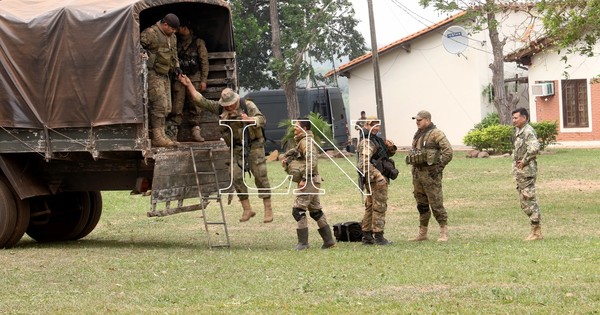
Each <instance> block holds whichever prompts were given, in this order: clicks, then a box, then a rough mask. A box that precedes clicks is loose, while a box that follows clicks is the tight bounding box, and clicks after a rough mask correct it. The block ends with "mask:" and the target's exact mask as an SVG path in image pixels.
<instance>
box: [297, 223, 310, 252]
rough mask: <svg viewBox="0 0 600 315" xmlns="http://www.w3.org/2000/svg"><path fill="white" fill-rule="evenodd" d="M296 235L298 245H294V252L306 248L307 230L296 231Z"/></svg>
mask: <svg viewBox="0 0 600 315" xmlns="http://www.w3.org/2000/svg"><path fill="white" fill-rule="evenodd" d="M296 233H297V234H298V244H297V245H296V248H294V249H295V250H303V249H307V248H308V247H309V246H308V228H303V229H296Z"/></svg>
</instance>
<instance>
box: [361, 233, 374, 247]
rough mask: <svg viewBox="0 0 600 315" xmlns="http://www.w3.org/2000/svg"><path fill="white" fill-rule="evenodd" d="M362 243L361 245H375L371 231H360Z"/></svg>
mask: <svg viewBox="0 0 600 315" xmlns="http://www.w3.org/2000/svg"><path fill="white" fill-rule="evenodd" d="M362 243H363V245H373V244H375V240H374V239H373V232H372V231H362Z"/></svg>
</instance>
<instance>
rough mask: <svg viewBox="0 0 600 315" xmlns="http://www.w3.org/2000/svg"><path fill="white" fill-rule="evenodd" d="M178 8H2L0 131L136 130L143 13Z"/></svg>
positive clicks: (89, 2)
mask: <svg viewBox="0 0 600 315" xmlns="http://www.w3.org/2000/svg"><path fill="white" fill-rule="evenodd" d="M177 2H182V1H176V0H146V1H133V0H52V1H44V0H34V1H24V0H0V127H6V128H39V129H43V128H69V127H95V126H103V125H112V124H141V123H142V122H143V121H144V106H143V104H144V87H143V70H144V67H143V58H142V49H141V45H140V40H139V37H140V12H142V11H143V10H145V9H148V8H152V7H158V6H162V5H168V4H172V3H177ZM186 2H187V3H190V2H200V3H206V4H208V5H217V6H223V7H224V10H225V11H226V12H227V14H229V13H228V10H229V7H228V5H227V3H226V2H224V1H218V0H196V1H186ZM167 10H168V9H167ZM150 11H151V10H150ZM163 11H164V10H163ZM174 13H176V12H174ZM162 16H164V12H160V11H158V10H155V11H153V14H149V15H148V16H147V17H146V18H147V19H150V18H152V19H153V20H152V21H146V22H145V24H147V25H142V26H143V27H147V26H149V25H151V24H153V23H155V22H157V21H158V20H160V18H161V17H162ZM150 22H151V23H150Z"/></svg>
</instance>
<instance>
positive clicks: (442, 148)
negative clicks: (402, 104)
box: [407, 124, 452, 227]
mask: <svg viewBox="0 0 600 315" xmlns="http://www.w3.org/2000/svg"><path fill="white" fill-rule="evenodd" d="M411 152H423V153H422V161H418V162H417V163H414V164H412V165H413V167H412V177H413V189H414V191H413V195H414V197H415V200H416V201H417V210H418V211H419V225H420V226H423V227H427V226H428V225H429V219H430V218H431V212H432V211H433V216H434V217H435V219H436V221H437V222H438V223H439V224H440V226H442V225H443V226H445V225H446V223H447V221H448V214H447V213H446V209H445V208H444V197H443V193H442V173H443V170H444V167H446V165H447V164H448V163H449V162H450V161H451V160H452V146H451V145H450V142H449V141H448V138H446V135H445V134H444V133H443V132H442V131H441V130H439V129H437V128H436V127H435V125H433V124H431V125H430V126H429V127H428V128H426V129H424V130H418V131H417V132H416V133H415V136H414V138H413V143H412V151H411ZM407 162H408V161H407ZM409 164H411V163H409ZM430 208H431V209H430Z"/></svg>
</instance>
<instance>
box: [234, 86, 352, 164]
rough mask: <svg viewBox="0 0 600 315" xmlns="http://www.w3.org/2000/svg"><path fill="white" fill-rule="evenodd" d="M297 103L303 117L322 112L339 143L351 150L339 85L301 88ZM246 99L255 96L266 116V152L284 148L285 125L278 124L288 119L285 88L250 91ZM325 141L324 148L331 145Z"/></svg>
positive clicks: (254, 100)
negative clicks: (282, 139) (282, 141)
mask: <svg viewBox="0 0 600 315" xmlns="http://www.w3.org/2000/svg"><path fill="white" fill-rule="evenodd" d="M297 93H298V104H299V107H300V117H303V116H307V115H308V114H309V113H310V112H315V113H319V114H321V116H323V117H324V118H325V120H326V121H327V122H328V123H329V124H330V125H331V126H332V129H333V135H334V140H335V144H336V146H337V147H338V148H339V149H340V150H341V149H346V150H348V151H352V148H350V147H349V145H350V143H349V139H350V137H349V132H348V119H347V117H346V108H345V107H344V100H343V99H342V93H341V92H340V89H339V88H337V87H316V88H308V89H306V88H299V89H298V90H297ZM245 98H246V99H250V100H252V101H253V102H254V103H256V105H257V106H258V108H259V109H260V111H261V112H262V113H263V115H265V117H266V118H267V125H266V126H265V136H266V138H267V143H266V145H265V152H271V151H273V150H280V151H281V150H283V148H282V143H281V138H283V136H284V134H285V127H279V126H278V124H279V122H280V121H282V120H285V119H288V112H287V101H286V99H285V94H284V91H283V90H265V91H257V92H251V93H248V94H246V95H245ZM332 148H333V147H332V146H331V145H329V144H325V145H324V146H323V149H325V150H327V149H332Z"/></svg>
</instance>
